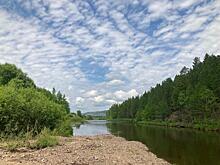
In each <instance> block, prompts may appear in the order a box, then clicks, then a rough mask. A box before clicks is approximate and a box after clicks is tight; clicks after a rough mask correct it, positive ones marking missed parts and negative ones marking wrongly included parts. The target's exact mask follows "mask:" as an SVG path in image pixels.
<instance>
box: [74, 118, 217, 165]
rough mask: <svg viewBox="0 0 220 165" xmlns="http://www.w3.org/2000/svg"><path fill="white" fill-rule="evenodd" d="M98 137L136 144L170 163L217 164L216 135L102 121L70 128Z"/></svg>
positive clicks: (189, 164)
mask: <svg viewBox="0 0 220 165" xmlns="http://www.w3.org/2000/svg"><path fill="white" fill-rule="evenodd" d="M100 134H113V135H116V136H121V137H124V138H125V139H127V140H135V141H140V142H142V143H144V144H145V145H146V146H147V147H148V148H149V150H150V151H151V152H153V153H154V154H156V155H157V156H158V157H160V158H163V159H165V160H167V161H168V162H170V163H173V164H179V165H220V133H215V132H202V131H197V130H192V129H185V128H166V127H160V126H146V125H136V124H133V123H131V122H108V121H104V120H103V121H88V122H87V123H85V124H82V125H80V126H78V127H75V128H74V135H76V136H78V135H80V136H85V135H100Z"/></svg>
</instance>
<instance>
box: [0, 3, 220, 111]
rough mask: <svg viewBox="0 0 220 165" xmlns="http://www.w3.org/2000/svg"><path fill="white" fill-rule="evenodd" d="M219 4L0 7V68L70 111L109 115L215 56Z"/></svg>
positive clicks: (106, 4)
mask: <svg viewBox="0 0 220 165" xmlns="http://www.w3.org/2000/svg"><path fill="white" fill-rule="evenodd" d="M219 11H220V2H219V1H199V0H186V1H184V2H182V1H181V2H180V1H172V0H160V1H153V0H149V1H132V0H127V1H124V0H118V1H114V0H109V1H104V0H97V1H94V2H93V3H89V2H87V1H72V0H59V1H54V0H44V1H38V0H27V1H19V3H16V2H15V1H14V0H8V1H2V2H1V3H0V26H1V28H0V62H1V63H4V62H8V63H14V64H16V65H18V66H19V67H20V68H22V69H23V70H24V71H25V72H27V73H28V74H29V76H30V77H31V78H33V79H34V80H35V81H36V83H37V85H39V86H42V87H46V88H48V89H52V88H53V87H55V88H56V89H57V90H61V92H63V93H65V94H66V95H67V96H68V98H69V100H70V104H71V108H72V111H74V110H76V109H77V108H78V106H79V105H81V110H82V111H90V110H103V109H108V108H109V107H110V106H111V104H114V103H118V102H121V101H123V100H125V99H127V98H128V97H132V96H136V95H137V94H138V93H139V94H140V93H143V92H144V91H145V90H148V89H150V87H151V86H154V85H155V84H156V83H159V82H161V81H162V80H163V79H165V78H167V77H173V76H174V75H175V74H176V73H178V72H179V70H180V69H181V68H182V67H183V66H184V65H186V66H190V65H191V61H192V59H193V58H194V57H195V56H199V57H202V56H203V55H204V54H205V53H206V52H208V53H215V54H217V53H219V52H220V43H219V42H218V41H219V40H220V36H219V34H220V30H219V26H220V12H219Z"/></svg>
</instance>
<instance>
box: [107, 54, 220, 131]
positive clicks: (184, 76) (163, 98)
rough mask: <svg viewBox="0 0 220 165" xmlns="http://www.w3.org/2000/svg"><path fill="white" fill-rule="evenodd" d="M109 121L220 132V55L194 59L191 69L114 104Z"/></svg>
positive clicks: (108, 115)
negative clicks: (127, 119) (129, 121)
mask: <svg viewBox="0 0 220 165" xmlns="http://www.w3.org/2000/svg"><path fill="white" fill-rule="evenodd" d="M107 117H108V118H109V119H121V118H129V119H135V120H136V121H139V122H140V121H141V122H151V123H152V122H156V123H157V124H167V125H171V126H181V127H194V128H199V129H209V130H219V129H220V122H219V119H220V56H219V55H218V56H215V55H208V54H206V55H205V58H204V61H203V62H201V61H200V59H199V58H197V57H196V58H195V59H194V61H193V66H192V68H187V67H183V69H182V70H181V71H180V74H179V75H176V76H175V78H174V79H173V80H172V79H171V78H167V79H166V80H164V81H163V82H162V83H161V84H157V85H156V86H155V87H154V88H151V90H150V91H148V92H145V93H144V94H143V95H141V96H137V97H132V98H129V99H128V100H126V101H124V102H123V103H122V104H114V105H113V106H112V107H111V108H110V109H109V111H108V112H107Z"/></svg>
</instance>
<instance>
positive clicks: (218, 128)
mask: <svg viewBox="0 0 220 165" xmlns="http://www.w3.org/2000/svg"><path fill="white" fill-rule="evenodd" d="M106 121H111V122H126V121H129V122H132V123H134V124H137V125H146V126H147V125H150V126H161V127H168V128H183V129H184V128H187V129H192V130H198V131H205V132H220V123H219V122H209V123H207V122H198V123H184V122H171V121H153V120H152V121H135V119H113V120H106Z"/></svg>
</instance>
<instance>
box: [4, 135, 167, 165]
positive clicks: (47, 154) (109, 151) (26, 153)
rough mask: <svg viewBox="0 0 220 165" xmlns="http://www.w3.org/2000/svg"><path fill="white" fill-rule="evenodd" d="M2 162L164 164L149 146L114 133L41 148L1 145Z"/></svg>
mask: <svg viewBox="0 0 220 165" xmlns="http://www.w3.org/2000/svg"><path fill="white" fill-rule="evenodd" d="M0 164H4V165H21V164H22V165H41V164H42V165H50V164H53V165H58V164H59V165H64V164H65V165H86V164H88V165H90V164H91V165H102V164H103V165H107V164H109V165H110V164H111V165H113V164H115V165H116V164H117V165H118V164H120V165H128V164H132V165H135V164H136V165H139V164H142V165H145V164H146V165H148V164H149V165H150V164H158V165H166V164H169V163H168V162H166V161H165V160H162V159H160V158H157V157H156V156H155V155H154V154H153V153H151V152H150V151H149V150H148V148H147V147H146V146H145V145H144V144H142V143H140V142H135V141H126V140H125V139H124V138H121V137H116V136H113V135H98V136H85V137H84V136H81V137H80V136H78V137H70V138H63V137H62V138H60V145H58V146H55V147H48V148H45V149H41V150H30V149H26V148H20V149H18V150H17V151H16V152H9V151H6V150H4V149H0Z"/></svg>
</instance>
